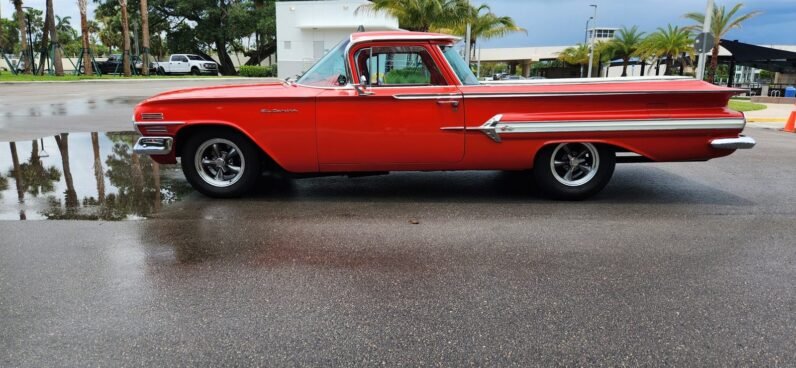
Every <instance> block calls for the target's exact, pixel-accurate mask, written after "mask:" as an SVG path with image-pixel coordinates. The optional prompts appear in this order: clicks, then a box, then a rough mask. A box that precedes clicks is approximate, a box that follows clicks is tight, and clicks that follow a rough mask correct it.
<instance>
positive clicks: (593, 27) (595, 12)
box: [587, 4, 597, 78]
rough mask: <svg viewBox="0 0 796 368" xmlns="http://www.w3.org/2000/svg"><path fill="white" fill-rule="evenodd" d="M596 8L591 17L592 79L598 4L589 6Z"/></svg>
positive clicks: (588, 75) (590, 55)
mask: <svg viewBox="0 0 796 368" xmlns="http://www.w3.org/2000/svg"><path fill="white" fill-rule="evenodd" d="M589 6H591V7H592V8H594V15H593V16H592V17H591V19H592V20H594V21H593V22H592V24H591V40H590V41H589V70H588V73H587V77H588V78H591V69H592V65H593V64H594V38H595V37H597V4H591V5H589Z"/></svg>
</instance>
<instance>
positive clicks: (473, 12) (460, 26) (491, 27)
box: [434, 4, 528, 58]
mask: <svg viewBox="0 0 796 368" xmlns="http://www.w3.org/2000/svg"><path fill="white" fill-rule="evenodd" d="M468 23H469V24H470V45H469V46H470V54H471V55H472V56H473V58H474V57H475V44H476V42H477V40H478V39H479V38H480V39H484V40H488V39H492V38H498V37H503V36H505V35H507V34H509V33H513V32H525V33H526V34H527V33H528V31H526V30H525V28H522V27H520V26H518V25H517V23H516V22H514V19H512V18H511V17H499V16H497V15H495V13H492V11H491V9H490V8H489V6H488V5H486V4H484V5H481V6H479V7H477V8H476V7H473V6H470V9H469V10H468V14H467V17H466V18H465V19H463V20H461V21H460V22H459V23H457V24H456V25H455V26H454V27H452V28H444V27H443V28H435V29H434V30H435V31H439V32H443V33H451V34H456V35H462V36H464V35H465V34H466V33H467V24H468Z"/></svg>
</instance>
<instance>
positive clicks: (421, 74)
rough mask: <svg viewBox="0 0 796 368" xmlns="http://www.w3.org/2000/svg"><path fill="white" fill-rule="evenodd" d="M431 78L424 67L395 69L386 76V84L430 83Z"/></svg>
mask: <svg viewBox="0 0 796 368" xmlns="http://www.w3.org/2000/svg"><path fill="white" fill-rule="evenodd" d="M429 79H430V77H429V76H428V75H427V74H426V72H425V70H424V69H423V68H405V69H393V70H390V71H389V72H388V73H387V75H385V76H384V82H385V83H386V84H428V83H429Z"/></svg>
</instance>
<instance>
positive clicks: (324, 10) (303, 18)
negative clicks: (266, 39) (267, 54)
mask: <svg viewBox="0 0 796 368" xmlns="http://www.w3.org/2000/svg"><path fill="white" fill-rule="evenodd" d="M369 4H370V2H369V1H367V0H328V1H323V0H319V1H277V2H276V42H277V46H276V55H277V72H278V76H279V77H280V78H286V77H289V76H295V75H297V74H301V73H303V72H305V71H306V70H307V69H309V68H310V67H311V66H312V64H314V63H315V61H317V60H318V59H319V58H320V57H321V56H323V55H324V54H326V52H327V51H329V49H331V48H332V47H334V46H335V45H336V44H337V43H338V42H340V41H341V40H342V39H344V38H346V37H348V36H349V35H350V34H351V33H353V32H356V30H357V28H358V27H359V26H362V27H364V28H365V30H367V31H385V30H397V29H399V28H398V19H396V18H395V17H393V16H390V15H387V14H386V13H383V12H379V13H376V12H374V11H372V10H369V9H368V8H367V6H368V5H369Z"/></svg>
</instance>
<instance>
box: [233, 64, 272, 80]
mask: <svg viewBox="0 0 796 368" xmlns="http://www.w3.org/2000/svg"><path fill="white" fill-rule="evenodd" d="M239 74H240V76H241V77H257V78H262V77H276V65H271V66H259V65H241V66H240V73H239Z"/></svg>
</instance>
